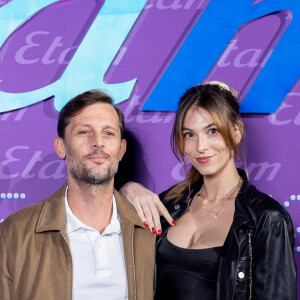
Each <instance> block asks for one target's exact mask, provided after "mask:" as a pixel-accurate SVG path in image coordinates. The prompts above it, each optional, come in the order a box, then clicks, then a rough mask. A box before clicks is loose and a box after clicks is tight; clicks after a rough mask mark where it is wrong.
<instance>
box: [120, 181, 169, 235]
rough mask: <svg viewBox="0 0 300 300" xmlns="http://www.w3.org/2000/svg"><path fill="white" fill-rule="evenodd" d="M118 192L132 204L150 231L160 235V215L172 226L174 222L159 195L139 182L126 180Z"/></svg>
mask: <svg viewBox="0 0 300 300" xmlns="http://www.w3.org/2000/svg"><path fill="white" fill-rule="evenodd" d="M119 192H120V193H121V194H122V195H123V196H124V197H125V198H126V199H127V200H128V201H129V202H130V203H131V204H132V205H133V206H134V208H135V210H136V211H137V214H138V215H139V217H140V219H141V220H142V222H143V223H144V225H145V226H146V227H149V230H150V231H151V232H152V233H157V235H159V236H160V235H161V233H162V232H161V224H160V216H164V217H165V219H166V220H167V222H168V223H169V224H170V225H172V226H174V225H175V222H174V220H173V219H172V217H171V216H170V214H169V213H168V210H167V209H166V207H165V206H164V205H163V204H162V202H161V201H160V199H159V197H158V196H157V195H156V194H154V193H152V192H151V191H150V190H148V189H146V188H145V187H144V186H142V185H141V184H139V183H136V182H127V183H126V184H124V185H123V186H122V188H121V189H120V190H119Z"/></svg>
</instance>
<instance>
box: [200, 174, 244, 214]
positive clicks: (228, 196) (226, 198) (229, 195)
mask: <svg viewBox="0 0 300 300" xmlns="http://www.w3.org/2000/svg"><path fill="white" fill-rule="evenodd" d="M243 182H244V180H243V179H242V177H240V179H239V181H238V183H237V184H236V185H235V186H234V187H233V188H232V189H231V190H230V191H229V192H228V193H227V194H226V195H225V197H224V200H223V202H222V204H221V206H220V207H219V209H218V210H217V211H213V210H210V209H208V208H206V207H205V206H204V204H203V201H204V200H205V197H204V196H203V195H202V189H203V186H204V183H203V184H202V186H201V189H200V191H199V194H197V196H199V197H200V204H201V207H202V208H203V209H204V210H206V211H207V212H210V213H213V214H215V216H214V218H215V219H218V217H219V213H220V211H221V209H222V208H223V207H224V205H225V202H226V201H227V200H228V199H229V198H230V197H232V195H233V194H234V193H235V192H236V191H237V190H238V189H240V187H241V186H242V184H243ZM201 197H202V198H203V199H202V198H201ZM221 198H222V197H221ZM217 199H220V197H219V198H216V199H215V200H217ZM206 200H208V201H215V200H213V199H206Z"/></svg>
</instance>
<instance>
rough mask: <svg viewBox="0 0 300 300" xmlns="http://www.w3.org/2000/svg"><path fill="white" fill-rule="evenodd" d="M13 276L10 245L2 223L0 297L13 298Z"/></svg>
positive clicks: (0, 238)
mask: <svg viewBox="0 0 300 300" xmlns="http://www.w3.org/2000/svg"><path fill="white" fill-rule="evenodd" d="M12 284H13V282H12V276H11V272H10V270H9V267H8V245H7V241H6V240H5V237H4V232H3V224H0V299H3V300H10V299H13V295H12Z"/></svg>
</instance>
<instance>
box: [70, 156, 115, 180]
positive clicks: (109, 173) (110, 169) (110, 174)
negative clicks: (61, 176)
mask: <svg viewBox="0 0 300 300" xmlns="http://www.w3.org/2000/svg"><path fill="white" fill-rule="evenodd" d="M95 154H96V153H95ZM90 155H92V154H90ZM71 156H72V155H71ZM88 156H89V155H87V156H86V157H88ZM69 157H70V156H69ZM107 159H108V160H110V159H111V157H110V156H109V155H107ZM71 161H72V164H71V165H70V166H69V170H70V174H71V175H72V177H73V178H74V179H75V180H76V181H77V183H78V184H84V185H106V184H108V183H110V182H111V180H112V179H113V178H114V176H115V174H116V173H117V171H118V166H119V162H118V161H113V162H112V163H111V164H110V165H109V166H107V168H106V169H103V170H102V171H101V172H98V173H97V172H95V171H93V170H91V169H88V168H87V167H86V166H85V165H83V164H81V163H80V162H79V163H78V161H76V160H75V161H74V160H73V159H72V158H71ZM99 165H100V164H99Z"/></svg>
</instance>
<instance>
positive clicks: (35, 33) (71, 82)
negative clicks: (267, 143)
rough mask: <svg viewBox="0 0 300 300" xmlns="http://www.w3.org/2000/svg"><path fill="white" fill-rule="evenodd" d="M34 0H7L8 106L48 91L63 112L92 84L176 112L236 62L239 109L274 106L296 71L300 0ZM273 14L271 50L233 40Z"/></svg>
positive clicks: (0, 69)
mask: <svg viewBox="0 0 300 300" xmlns="http://www.w3.org/2000/svg"><path fill="white" fill-rule="evenodd" d="M27 2H28V3H27V5H26V6H25V7H26V8H25V9H21V10H20V7H21V6H22V7H23V6H24V0H22V2H21V0H14V1H2V2H1V3H0V5H2V6H1V8H0V17H1V20H5V21H6V22H7V24H10V26H6V29H4V30H2V31H1V33H0V43H1V44H2V46H1V49H0V56H1V62H0V79H1V82H0V90H1V91H2V92H0V99H1V102H0V111H1V112H4V111H9V110H13V109H17V108H21V107H25V106H28V105H30V104H33V103H36V102H39V101H41V100H44V99H46V98H49V97H51V96H55V107H56V109H58V110H59V109H60V108H61V107H62V106H63V105H64V104H65V102H66V101H67V100H68V99H70V98H72V97H73V96H75V95H77V94H78V93H81V92H83V91H85V90H88V89H91V88H101V89H104V90H105V89H108V90H110V91H111V92H112V94H113V95H114V96H115V100H116V103H120V102H122V101H124V100H126V99H130V96H135V93H140V94H141V95H140V97H141V102H142V103H145V105H144V107H143V109H144V110H156V111H174V110H176V108H177V101H178V99H179V96H180V95H181V94H182V90H184V89H185V88H186V87H187V86H191V85H193V84H195V83H199V82H202V81H203V80H206V79H210V78H211V77H212V78H215V79H225V81H226V78H222V76H223V75H222V71H221V69H224V68H227V67H230V68H236V69H238V68H239V69H241V68H242V69H243V68H244V70H246V69H247V70H248V71H249V74H248V75H247V78H245V80H244V81H245V82H242V83H240V85H241V86H240V87H239V91H240V94H241V95H242V98H244V101H243V102H242V105H241V109H242V112H244V113H245V112H249V113H270V112H274V111H276V109H277V108H278V107H279V105H280V103H281V102H282V100H283V99H284V97H285V95H286V94H287V93H288V92H289V90H290V89H291V88H292V86H293V85H294V84H295V82H296V80H297V79H298V77H299V69H300V62H299V59H297V55H298V53H299V51H300V43H299V32H300V16H299V12H300V3H298V2H296V1H293V0H286V1H285V2H284V3H283V2H282V1H280V0H272V1H262V2H259V3H257V4H255V5H253V3H252V1H238V2H237V1H234V0H228V1H222V0H198V1H197V0H173V1H166V0H165V1H164V0H157V1H147V2H146V0H137V1H131V2H124V1H122V0H116V1H104V0H102V1H96V0H70V1H57V2H53V1H50V0H46V1H45V0H31V1H27ZM224 11H226V12H227V13H226V14H224V13H223V12H224ZM66 15H68V16H70V18H68V21H66V18H65V16H66ZM27 18H28V19H27ZM26 19H27V20H26ZM175 19H177V20H178V19H181V20H183V21H182V22H174V20H175ZM271 19H272V22H274V24H275V23H276V22H277V21H278V22H279V23H278V24H277V27H278V29H277V30H276V32H273V33H272V36H271V37H270V42H269V44H267V45H264V48H259V47H250V48H248V50H247V49H242V47H241V46H240V45H238V43H237V44H235V43H234V41H236V40H237V41H239V37H238V35H239V32H240V31H242V29H243V26H244V24H250V23H251V22H252V23H255V24H259V23H260V22H262V21H264V22H268V21H269V20H271ZM292 19H293V22H291V20H292ZM24 20H26V21H25V22H24ZM154 20H155V21H154ZM158 20H159V22H158ZM163 20H165V21H166V22H167V24H169V25H168V26H162V23H160V22H163ZM216 20H217V21H218V22H215V21H216ZM252 23H251V26H252V25H253V24H252ZM262 23H263V22H262ZM58 24H60V25H61V26H57V25H58ZM170 24H172V26H170ZM218 24H224V26H221V27H220V25H218ZM163 25H164V24H163ZM41 28H42V29H41ZM149 31H150V33H151V34H149ZM253 32H254V33H253V34H256V33H257V31H253ZM171 33H172V34H171ZM199 33H201V39H200V38H199ZM166 36H167V37H170V39H166V38H165V37H166ZM151 39H153V40H151ZM249 40H251V39H249ZM230 42H231V44H230ZM147 43H150V44H151V47H152V48H153V49H152V50H151V51H149V47H148V48H147V49H144V48H143V47H144V44H145V45H147ZM99 45H101V46H99ZM195 45H196V46H195ZM204 45H205V46H204ZM237 47H238V49H237ZM158 49H159V51H158ZM287 53H288V55H287ZM143 55H145V57H144V59H143ZM230 55H235V56H236V57H235V58H234V59H233V60H232V61H230ZM140 58H142V59H141V60H140ZM216 58H218V59H216ZM187 62H190V65H189V66H188V65H187ZM291 62H292V63H291ZM184 68H186V69H185V70H184ZM189 68H191V69H189ZM8 70H9V72H8ZM183 71H185V72H183ZM186 73H188V76H182V75H183V74H186ZM225 73H228V71H225ZM283 73H285V76H281V75H282V74H283ZM12 74H13V76H12ZM274 74H275V76H274ZM276 74H277V75H276ZM219 77H220V78H219ZM178 79H180V80H178ZM227 79H228V78H227ZM257 79H258V80H257ZM172 80H176V82H177V84H175V85H173V84H172V83H173V82H172ZM228 80H229V79H228ZM228 80H227V81H228ZM178 83H180V84H178ZM170 85H171V86H172V91H171V94H170V93H169V92H170V89H169V87H170ZM135 86H138V87H139V88H138V89H133V88H134V87H135ZM266 86H268V87H272V88H268V89H266V88H265V87H266ZM168 93H169V94H168ZM166 94H168V95H167V96H168V97H166ZM257 95H259V97H258V96H257ZM161 99H164V100H163V101H162V100H161ZM166 99H167V100H166ZM170 99H171V100H170ZM130 100H131V99H130Z"/></svg>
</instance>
